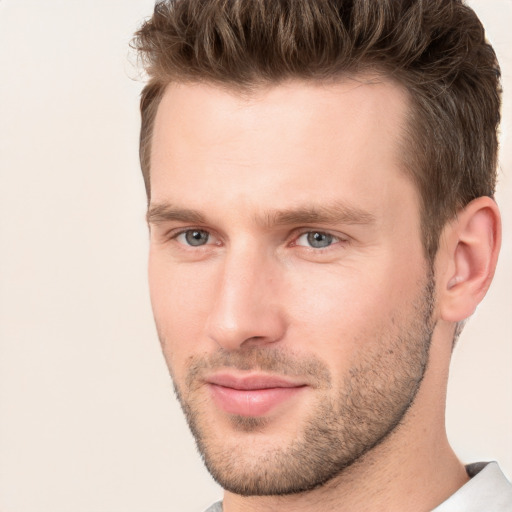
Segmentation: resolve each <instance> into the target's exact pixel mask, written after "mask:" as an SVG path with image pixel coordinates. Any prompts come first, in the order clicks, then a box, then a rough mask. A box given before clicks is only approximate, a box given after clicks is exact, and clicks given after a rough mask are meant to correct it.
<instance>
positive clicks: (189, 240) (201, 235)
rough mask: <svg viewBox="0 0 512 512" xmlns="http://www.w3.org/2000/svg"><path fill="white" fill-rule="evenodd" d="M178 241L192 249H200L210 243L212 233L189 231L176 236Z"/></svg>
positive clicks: (199, 230)
mask: <svg viewBox="0 0 512 512" xmlns="http://www.w3.org/2000/svg"><path fill="white" fill-rule="evenodd" d="M176 240H177V241H178V242H179V243H180V244H183V245H189V246H190V247H200V246H201V245H206V244H207V243H208V242H209V241H210V233H208V231H204V230H203V229H187V230H186V231H182V232H181V233H179V234H178V235H177V236H176Z"/></svg>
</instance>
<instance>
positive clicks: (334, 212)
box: [146, 202, 376, 228]
mask: <svg viewBox="0 0 512 512" xmlns="http://www.w3.org/2000/svg"><path fill="white" fill-rule="evenodd" d="M146 220H147V222H148V223H149V224H154V225H158V224H161V223H164V222H170V221H177V222H191V223H197V224H207V223H208V221H207V218H206V216H205V215H204V214H203V213H201V212H200V211H198V210H194V209H188V208H178V207H175V206H173V205H172V204H170V203H161V204H154V205H152V206H150V207H149V209H148V212H147V214H146ZM254 220H255V222H256V224H258V225H261V226H263V227H265V228H270V227H273V226H287V225H296V224H351V225H352V224H373V223H374V222H375V220H376V218H375V216H374V215H373V214H372V213H370V212H368V211H366V210H363V209H361V208H357V207H354V206H352V205H348V204H346V203H342V202H336V203H333V204H327V205H321V206H318V205H315V206H313V205H301V206H298V207H295V208H289V209H288V208H287V209H283V210H272V211H267V212H264V213H263V214H257V215H256V216H255V218H254Z"/></svg>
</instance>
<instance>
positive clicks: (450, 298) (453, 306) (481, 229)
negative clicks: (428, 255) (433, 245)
mask: <svg viewBox="0 0 512 512" xmlns="http://www.w3.org/2000/svg"><path fill="white" fill-rule="evenodd" d="M500 245H501V219H500V213H499V210H498V207H497V205H496V203H495V202H494V201H493V200H492V199H491V198H490V197H479V198H477V199H474V200H473V201H471V203H469V204H468V205H467V206H466V207H465V208H464V209H462V210H461V211H460V212H459V213H458V214H457V216H456V218H455V219H454V220H453V221H451V222H449V223H448V224H447V225H446V226H445V228H444V230H443V233H442V235H441V239H440V247H439V252H438V258H436V277H437V279H438V283H437V284H438V307H439V313H440V316H441V318H442V319H444V320H446V321H448V322H460V321H461V320H464V319H466V318H468V317H469V316H471V315H472V314H473V313H474V311H475V309H476V307H477V306H478V304H479V303H480V301H481V300H482V299H483V298H484V296H485V294H486V293H487V290H488V289H489V286H490V284H491V281H492V278H493V276H494V271H495V269H496V263H497V261H498V253H499V250H500Z"/></svg>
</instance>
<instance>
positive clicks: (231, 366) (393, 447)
mask: <svg viewBox="0 0 512 512" xmlns="http://www.w3.org/2000/svg"><path fill="white" fill-rule="evenodd" d="M357 78H358V80H354V79H346V80H340V81H339V82H336V83H331V84H328V85H326V84H311V83H309V84H306V83H301V82H298V81H297V82H289V83H286V84H282V85H279V86H274V87H268V88H265V89H260V90H258V91H257V92H255V93H252V94H251V95H249V96H247V95H245V96H244V95H241V94H236V93H234V92H232V91H231V92H230V91H228V90H225V89H221V88H219V87H215V86H212V85H206V84H173V85H170V86H169V87H168V89H167V91H166V94H165V96H164V98H163V100H162V103H161V105H160V107H159V110H158V113H157V118H156V121H155V129H154V137H153V144H152V157H151V203H150V208H149V212H148V221H149V224H150V229H151V246H150V258H149V280H150V290H151V300H152V305H153V310H154V315H155V320H156V324H157V328H158V332H159V336H160V340H161V343H162V348H163V352H164V355H165V358H166V361H167V364H168V366H169V369H170V372H171V374H172V377H173V381H174V383H175V386H176V389H177V392H178V396H179V398H180V401H181V403H182V406H183V408H184V410H185V413H186V414H187V416H188V419H189V422H190V423H191V428H192V429H193V431H194V433H195V435H196V438H198V443H199V446H200V448H201V450H202V451H203V452H204V454H205V459H206V462H207V465H208V466H209V469H210V471H211V472H212V474H213V475H214V476H215V477H216V478H217V479H218V480H219V482H221V484H222V485H223V486H224V487H225V488H226V489H227V490H226V493H225V497H224V510H225V511H227V512H236V511H241V510H244V511H250V510H260V511H261V510H263V511H267V510H268V511H270V510H280V511H287V510H300V511H308V510H317V506H318V503H319V502H321V503H322V510H325V511H328V510H359V511H371V510H380V511H381V510H396V511H400V510H404V511H405V510H413V509H414V510H431V509H432V508H434V507H435V506H436V505H438V504H439V503H441V502H442V501H443V500H444V499H446V498H447V497H448V496H450V495H451V494H452V493H453V492H454V491H455V490H456V489H458V488H459V487H460V486H461V485H463V484H464V483H465V482H466V481H467V476H466V474H465V471H464V468H463V466H462V465H461V463H460V462H459V461H458V460H457V458H456V457H455V455H454V454H453V452H452V451H451V448H450V447H449V445H448V442H447V440H446V434H445V430H444V403H445V389H446V380H447V375H448V364H449V359H450V354H451V343H452V339H453V332H454V325H455V322H457V321H459V320H461V319H463V318H466V317H467V316H469V315H470V314H471V313H472V311H473V310H474V308H475V307H476V304H477V303H478V302H479V300H481V298H482V297H483V295H484V294H485V291H486V289H487V287H488V285H489V283H490V279H491V278H492V272H493V269H494V266H495V263H496V257H497V250H498V247H499V238H500V237H499V215H498V213H497V209H496V207H495V205H494V203H493V202H492V201H491V200H490V199H488V198H480V199H478V200H476V201H474V202H473V203H472V204H471V205H469V206H468V208H467V209H466V210H465V211H464V212H461V215H460V216H459V217H458V219H457V220H456V221H454V222H452V223H450V224H449V225H448V226H447V228H446V229H445V231H444V232H443V234H442V238H441V248H440V251H439V254H438V256H437V258H436V261H435V264H434V266H433V268H431V266H430V265H429V264H428V262H427V261H426V260H425V257H424V251H423V247H422V243H421V235H420V212H419V206H418V205H419V199H418V194H417V191H416V189H415V187H414V185H413V184H412V182H411V181H410V180H409V178H408V177H407V175H406V174H405V173H404V171H403V170H402V168H401V161H400V152H401V149H400V148H401V143H402V142H403V140H402V130H403V127H404V120H405V116H406V113H407V108H408V98H407V94H406V93H405V91H403V90H402V89H401V88H400V87H399V86H397V85H396V84H394V83H392V82H390V81H386V80H379V81H372V83H370V82H369V81H367V80H365V79H364V78H365V77H357ZM361 78H362V79H361ZM194 232H195V233H196V235H197V236H198V237H199V238H201V237H203V241H204V242H206V243H204V244H202V245H191V242H192V244H194V237H193V236H192V234H193V233H194ZM312 233H321V234H322V235H321V237H325V235H324V234H326V235H327V236H328V237H330V236H332V239H330V238H329V239H328V240H327V242H326V246H325V247H312V246H311V240H312V239H311V234H312ZM308 234H309V237H308ZM206 237H207V240H206ZM322 240H323V242H325V238H323V239H322ZM483 269H485V270H483ZM433 275H435V281H434V277H433ZM427 363H428V364H427ZM218 372H224V373H225V372H228V373H229V374H230V375H232V376H233V375H234V376H235V377H243V376H247V375H255V374H256V375H260V374H262V373H264V374H265V375H268V374H271V375H279V376H284V377H285V378H286V379H288V380H292V381H293V382H294V383H295V384H300V385H301V386H302V387H301V389H300V391H299V392H297V393H294V394H293V396H292V397H291V398H289V399H287V400H285V401H283V402H282V403H279V404H278V405H277V406H275V407H272V408H271V409H270V410H269V411H268V412H266V413H264V414H259V415H254V416H251V415H240V414H230V413H229V412H226V411H225V410H223V409H222V408H221V407H219V405H218V402H216V401H215V400H212V395H211V389H210V387H209V385H208V379H209V378H210V377H211V375H212V374H216V373H218ZM351 404H352V405H353V406H352V407H351ZM322 425H328V426H329V427H332V430H333V434H332V436H333V437H332V439H331V438H329V436H327V441H326V442H324V443H322V436H324V435H325V433H323V434H322V433H321V427H322ZM397 425H398V427H397ZM315 428H316V430H315ZM319 429H320V430H319ZM318 439H319V441H318ZM354 439H355V440H356V441H354ZM336 440H339V443H336V442H335V441H336ZM338 445H339V447H338ZM333 450H334V451H335V452H336V457H335V458H336V461H335V462H333V463H332V464H331V466H332V467H331V472H330V474H329V475H323V476H322V478H319V480H318V481H316V482H315V481H314V476H315V474H317V473H319V472H320V468H321V467H322V464H321V463H320V464H319V463H318V462H317V463H316V466H315V465H314V464H315V461H312V460H310V458H309V459H308V455H307V454H308V453H309V452H311V451H313V452H315V453H317V454H318V458H319V459H320V460H321V461H322V460H325V457H326V454H330V453H331V452H332V451H333ZM297 453H298V455H296V454H297ZM292 454H294V455H293V457H292ZM290 460H292V461H294V462H295V463H296V465H297V466H298V467H299V468H300V471H298V470H294V469H293V468H292V469H290V466H291V465H292V464H291V463H290V462H289V461H290ZM310 465H312V466H311V467H312V468H313V470H312V471H310V473H312V475H307V474H306V476H305V477H304V478H305V480H307V481H304V482H299V484H300V485H302V489H300V488H295V489H294V490H293V491H292V490H291V489H288V492H289V493H291V492H293V494H289V493H287V492H286V491H285V489H286V488H287V487H286V486H287V485H288V486H289V484H290V482H293V481H297V479H298V477H299V475H304V473H308V471H307V468H308V467H309V466H310ZM325 465H326V464H323V466H325ZM294 471H295V473H294ZM265 475H266V476H265ZM242 482H249V483H248V484H247V485H246V487H245V488H242V487H241V485H242ZM251 482H252V483H251ZM276 482H277V483H276ZM426 483H428V484H427V485H426ZM272 485H274V487H273V488H272V487H271V486H272ZM258 486H260V488H259V492H258ZM261 486H263V490H262V488H261ZM301 490H302V492H298V491H301ZM279 493H281V494H283V495H277V494H279ZM242 494H248V495H249V496H243V495H242ZM265 494H266V495H265ZM319 500H320V501H319Z"/></svg>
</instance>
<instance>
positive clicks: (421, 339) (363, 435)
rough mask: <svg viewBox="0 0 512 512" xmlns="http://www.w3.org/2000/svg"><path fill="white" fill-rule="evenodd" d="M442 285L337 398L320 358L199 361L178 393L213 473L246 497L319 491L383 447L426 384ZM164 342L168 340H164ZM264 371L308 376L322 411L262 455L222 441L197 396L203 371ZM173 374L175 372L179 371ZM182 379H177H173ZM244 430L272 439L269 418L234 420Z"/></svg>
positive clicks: (235, 356) (261, 352)
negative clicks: (437, 295)
mask: <svg viewBox="0 0 512 512" xmlns="http://www.w3.org/2000/svg"><path fill="white" fill-rule="evenodd" d="M433 304H434V279H433V276H432V275H431V274H430V275H429V277H428V282H427V285H426V286H425V287H424V290H423V294H422V296H421V297H420V298H419V300H418V301H417V303H416V304H415V305H414V313H413V314H411V315H410V316H409V317H407V318H405V319H402V321H401V322H398V320H397V319H393V322H395V323H400V325H399V327H398V330H397V329H395V330H394V332H393V334H392V335H390V334H389V333H382V336H381V339H380V340H379V341H377V340H375V342H374V343H372V344H370V346H371V351H368V345H367V344H365V351H367V352H365V353H364V354H362V355H361V358H360V360H359V363H358V364H357V365H354V366H353V367H352V368H351V369H350V371H349V372H348V374H347V375H346V376H345V378H344V381H343V385H342V386H341V387H340V389H339V391H338V392H337V393H336V394H334V396H333V393H332V383H331V376H330V371H329V369H328V367H327V365H325V363H323V362H322V361H320V360H318V359H316V358H314V357H313V356H312V357H310V358H308V360H306V361H304V360H302V359H300V360H298V359H297V358H295V357H292V356H290V354H288V353H285V352H282V351H280V350H279V349H269V348H259V347H251V348H249V349H247V350H245V351H242V350H240V351H238V352H225V351H220V352H219V353H217V354H215V355H213V356H209V357H197V358H195V359H193V360H192V362H191V364H190V366H189V368H188V374H187V379H186V382H185V383H184V387H183V389H180V387H179V385H178V384H177V383H176V381H174V382H175V392H176V396H177V397H178V400H179V402H180V404H181V407H182V409H183V411H184V413H185V416H186V419H187V422H188V424H189V427H190V429H191V432H192V434H193V435H194V438H195V440H196V444H197V447H198V450H199V453H200V454H201V456H202V458H203V460H204V462H205V465H206V467H207V469H208V471H209V472H210V473H211V475H212V476H213V478H214V479H215V480H216V481H217V482H218V483H219V484H220V485H221V486H222V487H223V488H224V489H225V490H227V491H230V492H232V493H235V494H239V495H244V496H270V495H272V496H280V495H288V494H295V493H301V492H305V491H309V490H312V489H314V488H316V487H319V486H321V485H323V484H325V483H326V482H328V481H330V480H332V479H333V478H335V477H336V476H338V475H339V474H340V473H342V472H343V471H344V470H345V469H346V468H348V467H350V466H352V465H353V464H354V463H355V462H356V461H358V460H359V459H360V458H361V457H362V456H363V455H364V454H366V453H367V452H369V451H370V450H372V449H373V448H374V447H376V446H377V445H379V444H380V443H382V441H384V440H385V439H386V438H387V437H388V436H389V435H390V434H391V433H393V432H394V431H395V430H396V429H397V428H399V426H400V424H401V423H402V422H403V420H404V417H405V416H406V413H407V411H408V410H409V408H410V407H411V405H412V404H413V402H414V399H415V397H416V394H417V392H418V390H419V388H420V384H421V381H422V380H423V377H424V374H425V371H426V368H427V363H428V358H429V349H430V343H431V338H432V332H433V329H434V325H433V322H432V311H433ZM162 341H164V340H162ZM226 366H227V367H233V368H237V369H239V370H248V369H258V370H262V371H267V372H271V373H272V372H274V373H277V374H281V375H293V376H301V375H302V376H306V375H307V376H308V377H309V378H310V381H312V382H314V384H315V386H314V387H315V388H316V390H317V391H318V393H317V394H318V399H317V400H316V405H315V407H314V408H312V412H311V413H310V414H309V416H308V417H307V418H306V419H305V421H304V426H303V427H302V429H301V431H300V432H299V433H298V435H297V436H296V437H295V438H294V439H292V440H289V442H288V444H287V445H283V446H282V447H276V446H272V447H271V449H268V450H265V449H263V448H262V447H261V443H260V445H259V446H258V449H257V450H254V449H253V448H251V444H250V443H244V442H240V443H238V444H236V445H235V444H233V442H230V440H229V438H230V436H229V434H228V433H224V434H223V433H221V434H220V437H216V435H215V433H214V429H210V428H209V418H208V417H206V415H205V414H204V413H203V411H204V407H203V403H202V401H203V400H206V399H207V398H205V397H204V394H203V395H201V394H200V393H194V391H197V390H198V389H199V388H198V385H197V382H198V381H199V380H200V379H199V377H200V375H201V373H202V372H204V371H206V370H210V369H214V368H220V367H226ZM171 373H172V371H171ZM173 380H174V379H173ZM230 422H231V426H232V428H233V429H234V430H235V431H236V432H245V433H247V434H248V436H253V437H254V436H258V435H262V434H263V433H264V430H265V427H266V425H267V423H268V419H267V418H265V417H262V418H260V417H244V416H235V415H233V416H231V417H230Z"/></svg>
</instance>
